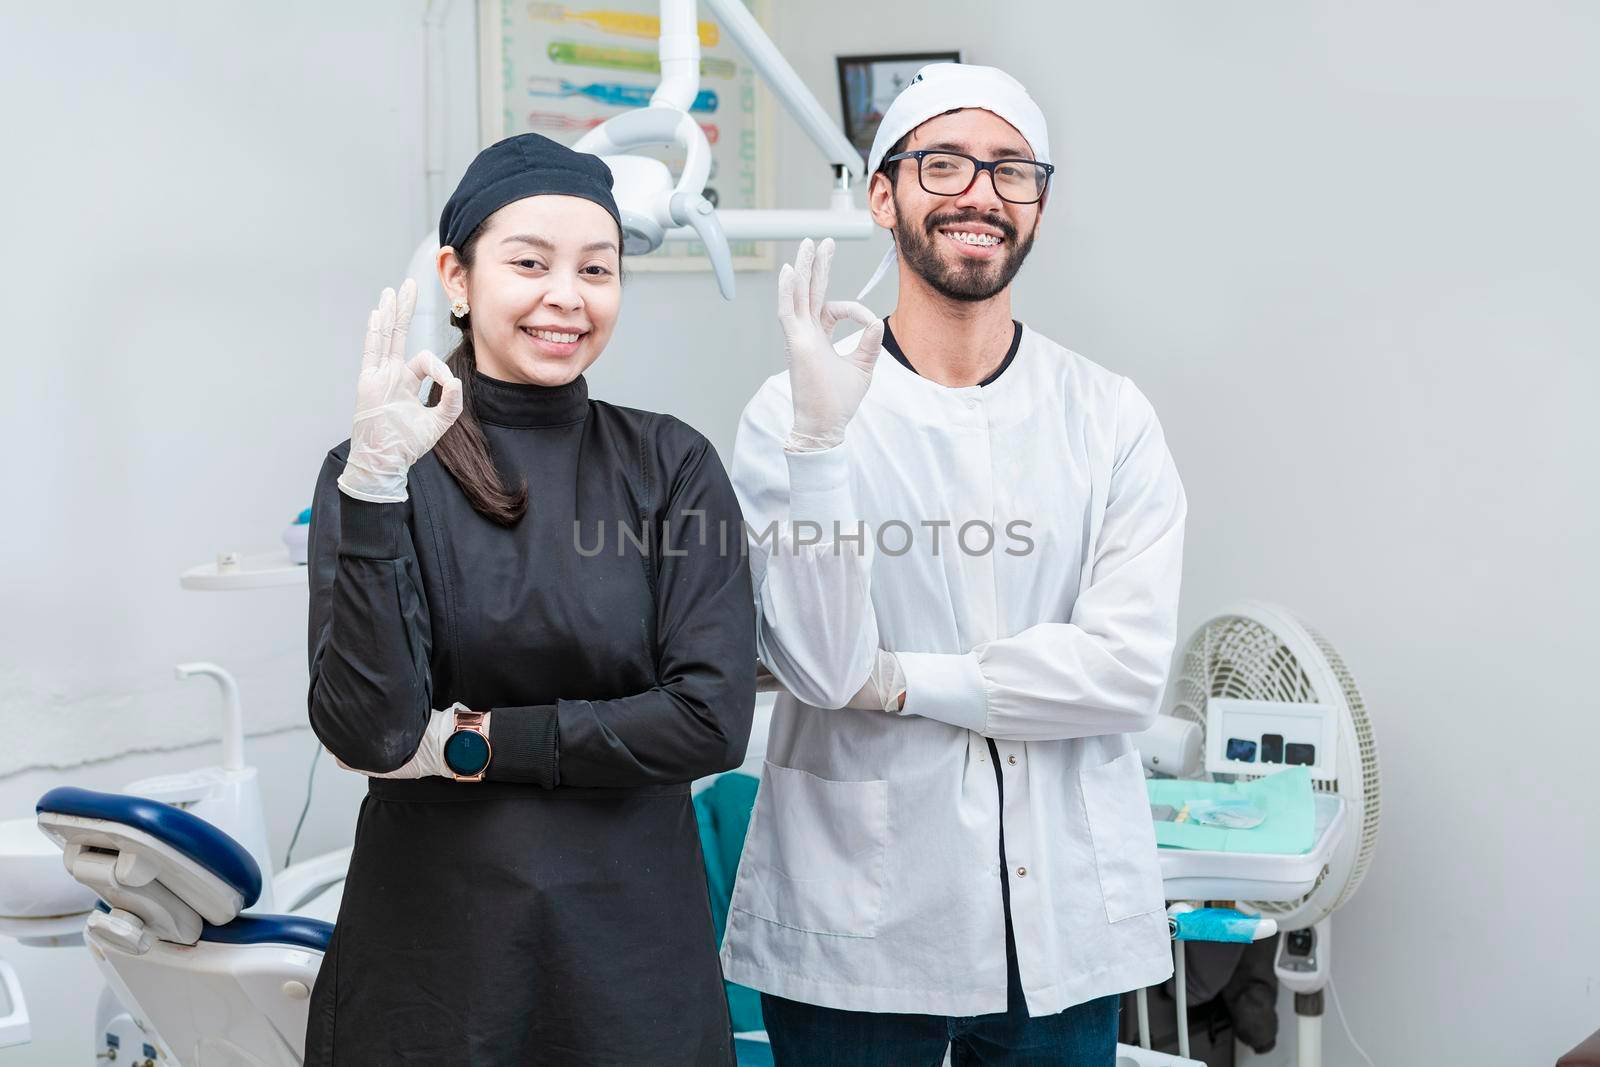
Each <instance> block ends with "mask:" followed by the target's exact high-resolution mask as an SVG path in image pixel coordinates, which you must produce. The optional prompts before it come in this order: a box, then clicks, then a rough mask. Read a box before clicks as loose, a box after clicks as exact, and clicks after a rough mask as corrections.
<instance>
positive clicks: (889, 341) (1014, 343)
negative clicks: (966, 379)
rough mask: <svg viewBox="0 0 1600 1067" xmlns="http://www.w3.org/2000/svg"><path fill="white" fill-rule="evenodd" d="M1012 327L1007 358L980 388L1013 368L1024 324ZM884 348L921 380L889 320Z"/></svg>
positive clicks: (885, 321) (884, 324)
mask: <svg viewBox="0 0 1600 1067" xmlns="http://www.w3.org/2000/svg"><path fill="white" fill-rule="evenodd" d="M1011 325H1012V327H1013V329H1012V331H1011V347H1010V348H1008V349H1006V358H1005V359H1002V360H1001V361H1000V365H999V366H998V367H996V368H995V369H994V373H993V374H991V375H989V376H988V377H987V378H985V379H984V380H983V381H981V382H979V383H978V385H979V386H985V385H992V384H994V380H995V379H996V378H998V377H1000V375H1002V374H1004V373H1005V372H1006V368H1007V367H1009V366H1011V361H1012V360H1013V359H1015V358H1016V357H1017V349H1018V348H1019V347H1021V345H1022V323H1020V322H1018V321H1017V320H1016V319H1012V320H1011ZM883 347H884V348H886V349H888V350H889V354H890V355H891V356H893V357H894V358H895V359H898V360H899V361H900V363H901V364H902V365H903V366H904V367H905V369H906V370H908V371H910V372H911V373H912V374H915V375H917V376H918V377H919V378H920V377H921V376H922V372H921V371H919V370H917V368H915V367H913V366H912V365H911V361H910V360H909V359H907V358H906V354H905V353H904V352H902V351H900V342H899V341H896V340H895V339H894V331H892V330H890V329H889V320H888V319H884V320H883Z"/></svg>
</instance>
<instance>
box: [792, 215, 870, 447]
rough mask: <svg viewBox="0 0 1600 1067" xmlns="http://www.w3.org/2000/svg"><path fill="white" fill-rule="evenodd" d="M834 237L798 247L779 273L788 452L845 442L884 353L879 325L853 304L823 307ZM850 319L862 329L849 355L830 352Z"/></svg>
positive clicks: (860, 307)
mask: <svg viewBox="0 0 1600 1067" xmlns="http://www.w3.org/2000/svg"><path fill="white" fill-rule="evenodd" d="M832 262H833V238H831V237H829V238H827V239H825V240H824V241H823V242H822V244H821V246H820V247H819V246H817V245H815V244H813V243H812V241H811V239H810V238H809V237H808V238H806V239H805V240H804V241H802V242H800V253H799V255H797V256H795V260H794V265H793V266H792V267H791V266H790V265H789V264H787V263H785V264H784V265H783V269H782V270H781V271H779V272H778V321H779V322H780V323H781V324H782V325H783V347H784V357H785V358H786V359H787V360H788V363H789V386H790V389H791V390H792V392H793V394H794V428H793V429H792V430H791V431H790V433H789V439H788V441H786V442H785V443H784V447H785V448H787V449H789V450H790V451H791V452H811V451H816V450H820V449H824V448H832V447H833V446H834V445H837V444H838V443H839V442H841V441H843V440H844V430H845V427H846V426H847V425H848V424H849V422H850V418H851V416H853V415H854V414H855V413H856V409H857V408H859V407H860V406H861V398H862V397H864V396H866V395H867V386H868V385H870V384H872V367H873V365H874V364H875V363H876V362H877V361H878V353H879V352H880V351H881V350H882V348H883V320H881V319H879V318H878V317H877V316H875V315H873V314H872V312H870V311H868V310H867V309H866V308H865V307H864V306H862V305H861V304H857V303H855V302H854V301H836V302H834V303H828V302H826V299H825V298H826V296H827V289H828V269H829V266H830V265H831V264H832ZM845 319H849V320H851V321H853V322H856V323H859V324H860V325H861V326H862V327H864V328H865V331H864V332H863V333H862V335H861V343H860V344H858V345H856V350H855V351H854V352H852V353H850V354H849V355H847V356H841V355H840V354H839V353H837V352H835V351H834V349H833V341H832V340H831V338H832V336H833V328H834V326H836V325H837V324H838V323H840V322H842V321H844V320H845Z"/></svg>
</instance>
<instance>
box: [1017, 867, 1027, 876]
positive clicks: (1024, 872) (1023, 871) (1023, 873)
mask: <svg viewBox="0 0 1600 1067" xmlns="http://www.w3.org/2000/svg"><path fill="white" fill-rule="evenodd" d="M1017 877H1018V878H1026V877H1028V868H1026V867H1018V868H1017Z"/></svg>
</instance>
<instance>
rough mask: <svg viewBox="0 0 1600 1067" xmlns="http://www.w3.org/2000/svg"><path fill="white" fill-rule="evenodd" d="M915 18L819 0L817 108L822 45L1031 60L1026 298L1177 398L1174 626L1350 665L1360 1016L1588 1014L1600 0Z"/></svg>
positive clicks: (1400, 1032) (1596, 720) (1456, 1029)
mask: <svg viewBox="0 0 1600 1067" xmlns="http://www.w3.org/2000/svg"><path fill="white" fill-rule="evenodd" d="M916 9H917V12H918V14H917V16H916V17H915V18H908V17H906V16H905V14H904V10H905V9H904V8H903V7H901V6H899V5H893V4H860V3H851V2H846V0H816V2H814V3H810V4H807V5H806V14H805V17H804V18H794V19H788V20H786V21H785V26H784V35H783V39H782V42H781V43H782V44H783V47H784V49H785V51H786V52H787V53H788V54H789V55H791V56H793V57H797V60H798V62H799V63H800V65H801V71H802V73H803V74H804V75H805V76H806V77H807V80H808V81H809V82H810V83H811V84H812V85H813V86H814V87H815V88H816V89H817V91H818V92H819V93H825V94H827V95H824V97H823V99H824V100H825V101H827V102H828V103H829V104H830V105H832V104H834V101H836V99H837V90H836V89H835V88H834V86H835V84H836V82H835V78H834V71H833V60H832V56H833V55H834V54H851V53H872V52H896V51H913V50H917V49H928V50H946V49H950V48H953V47H959V48H961V49H962V50H963V53H964V58H966V59H968V60H969V61H971V62H980V63H993V64H996V65H999V66H1002V67H1005V68H1006V69H1007V70H1009V71H1011V72H1012V73H1013V74H1015V75H1016V76H1018V77H1019V78H1020V79H1021V80H1022V81H1023V82H1024V83H1025V84H1026V85H1028V86H1029V88H1030V89H1031V91H1032V92H1033V94H1034V96H1035V97H1036V98H1037V99H1038V100H1039V101H1040V102H1041V104H1042V105H1043V107H1044V109H1045V112H1046V115H1047V117H1048V119H1049V121H1050V132H1051V143H1052V148H1053V150H1054V153H1055V156H1056V161H1057V162H1058V163H1060V164H1062V170H1061V171H1060V172H1058V174H1057V184H1056V187H1055V192H1054V195H1053V199H1052V202H1051V203H1050V205H1049V209H1048V212H1047V215H1046V223H1045V229H1044V230H1043V231H1042V232H1041V236H1040V238H1039V243H1038V244H1037V246H1036V248H1035V251H1034V253H1033V256H1032V258H1031V259H1030V261H1029V263H1028V265H1027V266H1026V267H1025V268H1024V269H1023V271H1022V274H1021V275H1020V277H1019V281H1018V284H1017V310H1018V314H1019V316H1020V317H1021V318H1023V319H1025V320H1026V321H1027V322H1028V323H1029V324H1030V325H1032V326H1034V327H1037V328H1039V329H1041V330H1042V331H1044V332H1045V333H1047V334H1049V335H1050V336H1052V337H1054V338H1056V339H1057V340H1059V341H1061V342H1062V343H1064V344H1067V345H1068V346H1069V347H1072V348H1075V349H1076V350H1078V351H1080V352H1083V353H1084V354H1086V355H1088V356H1090V357H1091V358H1093V359H1096V360H1098V361H1100V362H1102V363H1105V364H1107V365H1109V366H1111V367H1113V368H1115V369H1117V370H1120V371H1123V372H1125V373H1127V374H1129V375H1131V376H1132V377H1133V378H1134V379H1135V380H1137V381H1138V382H1139V383H1140V385H1141V387H1142V388H1143V389H1144V390H1145V392H1146V393H1148V394H1149V395H1150V397H1151V398H1152V400H1153V402H1154V403H1155V405H1156V409H1157V411H1158V412H1160V414H1161V417H1162V420H1163V423H1164V425H1165V428H1166V431H1167V434H1168V437H1169V440H1170V442H1171V445H1172V449H1173V451H1174V453H1175V454H1176V456H1177V460H1178V464H1179V468H1180V470H1181V472H1182V474H1183V477H1184V481H1185V485H1186V487H1187V489H1188V492H1189V504H1190V520H1189V535H1188V552H1187V558H1186V563H1187V566H1186V572H1185V582H1184V599H1183V620H1184V628H1185V632H1187V631H1188V630H1189V629H1192V628H1193V627H1195V626H1197V625H1199V624H1200V623H1201V622H1202V621H1203V620H1204V619H1205V618H1206V617H1207V615H1208V614H1209V613H1211V612H1213V611H1215V610H1217V609H1218V608H1220V607H1222V606H1223V605H1224V604H1225V603H1227V602H1229V601H1231V600H1234V599H1235V598H1238V597H1241V596H1254V597H1262V598H1267V599H1271V600H1275V601H1280V602H1282V603H1284V604H1287V605H1289V606H1291V607H1293V608H1294V609H1295V610H1296V611H1298V612H1300V613H1301V614H1302V615H1303V616H1304V617H1305V618H1306V619H1307V620H1309V621H1310V622H1311V623H1312V624H1313V625H1315V626H1317V627H1318V628H1320V629H1321V630H1323V632H1324V633H1325V634H1326V635H1327V636H1328V637H1329V638H1330V639H1331V640H1332V641H1333V642H1334V644H1335V645H1336V646H1337V647H1339V648H1340V649H1341V650H1342V652H1343V653H1344V655H1345V656H1346V658H1347V659H1348V661H1349V663H1350V665H1351V667H1352V668H1353V669H1354V670H1355V672H1356V674H1357V677H1358V678H1359V679H1360V681H1361V684H1362V686H1363V689H1364V691H1365V695H1366V697H1367V700H1368V703H1369V705H1370V706H1371V708H1372V711H1373V714H1374V715H1375V717H1376V724H1377V734H1378V740H1379V743H1380V747H1381V751H1382V757H1383V772H1384V781H1383V800H1384V804H1383V815H1384V823H1383V834H1382V838H1381V841H1380V844H1379V850H1378V855H1377V860H1376V863H1375V865H1374V867H1373V868H1372V873H1371V875H1370V876H1369V878H1368V879H1367V881H1366V883H1365V885H1364V886H1363V888H1362V890H1361V893H1360V895H1359V896H1357V897H1356V898H1355V900H1354V901H1353V902H1352V903H1351V904H1350V905H1349V907H1348V908H1346V909H1345V910H1344V911H1342V912H1341V913H1340V915H1339V916H1338V918H1337V919H1336V920H1335V923H1336V929H1337V935H1336V936H1337V941H1336V952H1337V956H1336V960H1337V962H1336V964H1335V971H1336V974H1337V976H1338V987H1339V990H1340V994H1341V998H1342V1000H1343V1003H1344V1007H1345V1010H1346V1013H1347V1015H1348V1016H1349V1019H1350V1023H1351V1025H1352V1026H1353V1027H1354V1028H1355V1030H1356V1032H1357V1037H1358V1039H1359V1040H1360V1041H1361V1043H1362V1044H1363V1045H1364V1046H1365V1047H1366V1050H1367V1052H1368V1053H1369V1054H1371V1055H1372V1056H1373V1058H1374V1059H1375V1060H1376V1061H1377V1062H1378V1063H1380V1064H1385V1065H1392V1064H1412V1063H1430V1064H1432V1063H1440V1064H1443V1063H1449V1064H1460V1065H1463V1067H1468V1065H1483V1067H1491V1065H1493V1067H1500V1065H1509V1064H1546V1063H1551V1062H1553V1061H1554V1059H1555V1057H1556V1056H1557V1055H1558V1054H1559V1053H1561V1052H1563V1051H1565V1050H1566V1049H1567V1048H1569V1047H1571V1046H1572V1045H1573V1044H1576V1043H1577V1041H1578V1040H1579V1039H1580V1038H1582V1037H1583V1036H1585V1035H1587V1034H1588V1033H1590V1032H1591V1031H1593V1030H1594V1029H1596V1028H1597V1027H1600V927H1597V925H1596V924H1595V923H1594V922H1593V921H1592V916H1591V913H1592V911H1593V902H1594V900H1595V899H1596V896H1595V893H1596V891H1595V887H1596V886H1597V885H1600V829H1597V826H1600V822H1597V817H1596V814H1595V810H1596V809H1595V804H1594V800H1593V789H1592V786H1591V784H1590V783H1592V782H1593V780H1594V775H1593V770H1592V768H1590V767H1589V766H1588V763H1589V757H1591V756H1592V754H1593V753H1594V752H1596V751H1597V750H1600V715H1597V713H1596V712H1597V709H1596V698H1595V696H1594V687H1593V676H1594V674H1593V669H1592V661H1593V655H1594V645H1595V643H1596V640H1597V639H1600V626H1597V625H1596V623H1595V621H1594V605H1595V603H1596V601H1597V597H1600V580H1597V578H1600V567H1597V563H1596V552H1597V549H1600V537H1597V535H1600V508H1597V506H1596V502H1595V494H1596V489H1597V488H1600V486H1597V483H1596V479H1595V475H1594V471H1593V469H1592V463H1593V460H1594V458H1595V457H1596V456H1597V455H1600V432H1597V430H1596V420H1595V419H1594V417H1593V413H1592V409H1593V407H1594V405H1595V403H1596V400H1597V398H1600V371H1597V367H1600V314H1597V312H1600V304H1597V302H1596V293H1597V292H1600V258H1597V256H1596V249H1597V248H1600V207H1597V204H1596V197H1595V190H1596V189H1600V138H1597V133H1600V118H1597V117H1600V64H1596V62H1595V57H1596V56H1597V55H1600V10H1597V9H1596V8H1595V7H1593V6H1592V5H1573V4H1552V3H1518V4H1487V3H1482V2H1473V3H1467V4H1450V5H1434V4H1413V3H1401V4H1394V3H1374V2H1370V0H1368V2H1357V3H1338V4H1333V3H1325V4H1288V5H1283V4H1276V5H1275V4H1263V3H1257V4H1244V3H1210V4H1195V3H1187V2H1160V3H1142V4H1105V3H1087V2H1082V0H1073V2H1067V3H1060V2H1050V3H1046V2H1044V0H1031V2H1026V3H1011V4H973V3H972V2H971V0H922V2H919V3H918V4H917V5H916ZM841 258H843V257H841ZM874 258H875V251H874V254H873V255H860V254H859V253H858V254H857V259H858V260H859V263H858V270H859V272H860V273H864V272H865V271H866V270H868V269H869V267H870V261H871V260H872V259H874ZM834 275H835V277H846V276H848V270H847V269H846V270H841V269H839V268H836V269H835V272H834ZM874 306H875V307H877V308H878V309H879V310H887V309H888V308H890V307H892V303H891V302H890V301H889V300H888V299H887V298H884V299H881V300H877V301H874ZM1327 1032H1328V1041H1327V1047H1328V1062H1329V1063H1330V1064H1336V1065H1343V1064H1355V1063H1358V1062H1359V1060H1358V1059H1357V1058H1356V1057H1355V1055H1354V1053H1353V1051H1352V1050H1351V1049H1350V1047H1349V1044H1348V1043H1347V1042H1346V1040H1345V1038H1344V1035H1343V1034H1342V1033H1341V1032H1339V1026H1338V1023H1337V1021H1336V1020H1335V1019H1334V1018H1333V1017H1332V1016H1331V1015H1330V1017H1329V1020H1328V1026H1327Z"/></svg>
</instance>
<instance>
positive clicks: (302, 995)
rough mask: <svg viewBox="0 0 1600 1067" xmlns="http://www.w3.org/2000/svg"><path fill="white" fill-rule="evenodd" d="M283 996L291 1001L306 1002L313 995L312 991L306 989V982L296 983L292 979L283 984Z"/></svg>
mask: <svg viewBox="0 0 1600 1067" xmlns="http://www.w3.org/2000/svg"><path fill="white" fill-rule="evenodd" d="M283 995H284V996H286V997H288V998H289V999H290V1000H304V999H306V998H307V997H309V996H310V995H311V990H309V989H307V988H306V984H305V983H304V982H296V981H294V980H293V979H290V980H289V981H287V982H285V983H283Z"/></svg>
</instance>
